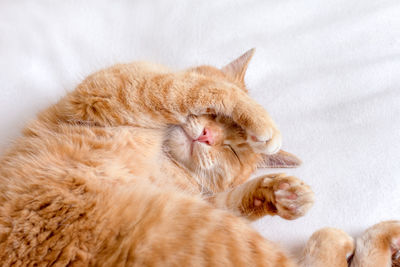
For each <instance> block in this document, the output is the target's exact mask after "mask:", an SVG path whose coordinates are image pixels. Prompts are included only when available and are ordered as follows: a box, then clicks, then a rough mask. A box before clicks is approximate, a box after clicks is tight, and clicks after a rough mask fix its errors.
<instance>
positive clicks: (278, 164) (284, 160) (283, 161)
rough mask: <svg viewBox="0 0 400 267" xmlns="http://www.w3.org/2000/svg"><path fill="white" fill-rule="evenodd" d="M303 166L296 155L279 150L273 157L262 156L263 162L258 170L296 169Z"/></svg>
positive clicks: (259, 164) (258, 166)
mask: <svg viewBox="0 0 400 267" xmlns="http://www.w3.org/2000/svg"><path fill="white" fill-rule="evenodd" d="M300 165H301V160H300V159H299V158H298V157H296V156H295V155H293V154H291V153H289V152H286V151H283V150H279V151H278V153H276V154H272V155H266V154H262V160H261V161H260V162H259V163H258V165H257V168H295V167H298V166H300Z"/></svg>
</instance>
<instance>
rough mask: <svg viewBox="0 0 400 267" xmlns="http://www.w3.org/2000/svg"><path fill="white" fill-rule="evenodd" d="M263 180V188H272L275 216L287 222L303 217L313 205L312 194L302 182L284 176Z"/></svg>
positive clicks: (279, 175)
mask: <svg viewBox="0 0 400 267" xmlns="http://www.w3.org/2000/svg"><path fill="white" fill-rule="evenodd" d="M272 178H273V179H272V180H271V175H269V177H267V178H265V180H264V186H272V189H273V192H274V200H273V204H274V206H275V207H276V210H277V212H276V213H277V214H278V215H279V216H280V217H282V218H284V219H287V220H293V219H296V218H298V217H300V216H303V215H304V214H305V213H306V212H307V211H308V210H309V209H310V208H311V206H312V205H313V203H314V193H313V191H312V190H311V188H310V187H309V186H308V185H306V184H305V183H304V182H303V181H301V180H299V179H298V178H296V177H293V176H286V175H285V174H278V175H275V176H272Z"/></svg>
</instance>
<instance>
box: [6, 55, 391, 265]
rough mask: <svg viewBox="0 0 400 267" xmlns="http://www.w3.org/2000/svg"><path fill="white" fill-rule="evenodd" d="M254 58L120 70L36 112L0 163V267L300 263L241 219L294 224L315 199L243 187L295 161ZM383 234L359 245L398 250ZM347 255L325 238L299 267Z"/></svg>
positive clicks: (340, 244) (274, 179)
mask: <svg viewBox="0 0 400 267" xmlns="http://www.w3.org/2000/svg"><path fill="white" fill-rule="evenodd" d="M252 54H253V50H251V51H249V52H247V53H246V54H244V55H242V56H241V57H240V58H238V59H237V60H235V61H233V62H232V63H231V64H228V65H227V66H225V67H224V68H222V69H221V70H219V69H217V68H214V67H210V66H201V67H197V68H191V69H188V70H184V71H178V72H173V71H171V70H168V69H167V68H165V67H163V66H159V65H155V64H150V63H132V64H119V65H115V66H113V67H111V68H108V69H105V70H101V71H99V72H97V73H94V74H92V75H91V76H89V77H88V78H87V79H85V80H84V81H83V82H82V83H81V84H80V85H79V86H78V87H77V88H76V89H75V90H74V91H72V92H70V93H69V94H67V95H66V96H65V97H64V98H63V99H61V100H60V101H59V102H58V103H57V104H55V105H53V106H51V107H49V108H48V109H46V110H44V111H43V112H41V113H40V114H39V115H38V117H37V118H36V119H35V120H34V121H32V122H31V123H29V124H28V125H27V126H26V128H25V129H24V131H23V134H22V136H21V137H20V138H18V139H17V140H16V141H15V142H14V144H13V145H12V146H11V147H10V148H9V149H8V151H6V153H5V154H4V155H3V156H2V158H1V160H0V262H1V265H2V266H52V265H54V266H233V265H235V266H284V267H286V266H297V263H296V262H295V261H293V260H292V259H290V257H288V256H287V255H286V254H285V253H284V252H283V251H282V250H281V249H280V248H279V247H278V246H277V245H276V244H273V243H272V242H270V241H268V240H265V239H264V238H263V237H261V235H260V234H258V233H257V232H256V231H255V230H253V229H252V228H251V226H250V225H249V223H248V220H247V219H250V220H254V219H257V218H260V217H262V216H265V215H279V216H281V217H283V218H286V219H295V218H297V217H299V216H302V215H304V214H305V213H306V211H307V210H308V209H309V208H310V207H311V205H312V203H313V193H312V191H311V189H310V187H309V186H307V185H306V184H304V183H303V182H302V181H300V180H299V179H297V178H295V177H288V176H286V175H284V174H276V175H267V176H263V177H258V178H256V179H253V180H248V179H249V177H250V175H251V173H253V172H254V171H255V169H256V168H257V166H266V165H267V166H272V167H274V166H277V167H282V166H284V167H285V166H287V167H290V166H293V165H297V164H299V160H298V159H296V158H294V156H292V155H291V154H288V153H285V152H278V151H279V149H280V146H281V135H280V133H279V131H278V129H277V127H276V125H275V124H274V122H273V121H272V119H271V118H270V117H269V115H268V113H267V112H266V111H265V110H264V108H263V107H262V106H261V105H260V104H258V103H257V102H256V101H255V100H253V99H252V98H250V97H249V96H248V94H247V89H246V87H245V85H244V80H243V78H244V73H245V71H246V68H247V65H248V62H249V60H250V58H251V56H252ZM277 152H278V153H277ZM271 154H274V155H273V156H271ZM378 227H386V225H383V226H382V225H381V226H378ZM390 227H391V228H390ZM390 227H389V228H390V229H389V230H390V231H394V232H393V233H394V234H393V233H392V232H389V233H388V230H387V229H386V228H384V229H381V230H380V231H378V232H379V236H378V235H375V234H374V233H375V232H372V234H371V235H369V236H368V237H367V238H365V239H363V242H364V243H368V242H370V241H371V242H378V243H379V244H381V246H375V243H373V244H372V245H369V246H368V248H374V249H378V250H380V251H382V253H381V254H382V257H383V258H384V259H383V261H385V260H386V261H387V260H388V259H387V256H388V255H389V254H388V253H387V251H389V250H390V249H392V250H393V249H397V247H395V246H393V244H397V243H396V242H397V239H393V240H394V241H393V240H392V239H390V240H389V241H390V242H392V243H393V244H392V243H390V242H389V241H388V239H387V238H386V237H387V236H392V235H397V234H398V232H396V231H398V225H397V224H395V223H392V224H391V225H390ZM393 229H395V230H393ZM383 237H385V238H386V239H385V240H381V239H382V238H383ZM324 240H330V241H329V244H326V243H324ZM385 242H386V243H385ZM353 249H354V246H353V241H352V239H351V238H349V237H348V236H347V235H346V234H345V233H343V232H340V231H336V230H332V229H330V230H329V229H328V230H321V232H319V233H318V234H315V235H314V236H313V237H311V240H310V242H309V244H308V246H307V248H306V250H305V256H304V259H303V260H302V261H301V262H300V263H299V264H301V265H302V266H341V265H340V264H342V262H344V261H346V256H347V254H349V253H352V251H353ZM331 253H333V254H331ZM332 255H334V256H332ZM357 255H360V258H358V257H357ZM354 257H355V260H356V261H357V262H358V261H363V260H365V259H366V258H367V257H369V254H368V253H366V252H365V251H361V252H360V251H358V250H357V253H356V255H355V256H354ZM389 260H390V259H389ZM304 264H306V265H304ZM343 265H344V263H343ZM362 266H366V265H362ZM371 266H372V265H371Z"/></svg>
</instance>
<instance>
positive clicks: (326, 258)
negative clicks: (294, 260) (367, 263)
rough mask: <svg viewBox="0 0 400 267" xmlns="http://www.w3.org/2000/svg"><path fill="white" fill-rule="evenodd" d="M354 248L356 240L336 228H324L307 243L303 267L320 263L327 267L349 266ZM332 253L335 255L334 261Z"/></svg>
mask: <svg viewBox="0 0 400 267" xmlns="http://www.w3.org/2000/svg"><path fill="white" fill-rule="evenodd" d="M354 248H355V243H354V239H353V238H352V237H351V236H349V235H348V234H347V233H346V232H344V231H342V230H340V229H336V228H330V227H326V228H322V229H320V230H318V231H316V232H315V233H313V234H312V236H311V237H310V239H309V240H308V241H307V244H306V246H305V248H304V252H303V259H302V264H301V265H302V266H309V265H313V264H314V263H316V262H319V263H321V264H322V265H324V264H325V265H327V266H328V265H329V266H348V261H349V259H350V258H351V256H352V255H353V253H354ZM331 253H334V255H335V257H334V258H333V259H332V255H331ZM332 260H334V261H335V262H332ZM322 265H321V266H322Z"/></svg>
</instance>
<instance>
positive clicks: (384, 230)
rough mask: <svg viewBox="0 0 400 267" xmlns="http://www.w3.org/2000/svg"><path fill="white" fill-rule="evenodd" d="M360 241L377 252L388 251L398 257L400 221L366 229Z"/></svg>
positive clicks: (399, 249)
mask: <svg viewBox="0 0 400 267" xmlns="http://www.w3.org/2000/svg"><path fill="white" fill-rule="evenodd" d="M361 240H362V241H363V242H364V243H366V242H368V243H369V244H370V246H371V247H375V248H376V249H378V250H388V249H390V251H391V253H392V254H393V255H395V254H396V255H397V256H399V255H400V221H385V222H381V223H378V224H376V225H374V226H372V227H370V228H368V229H367V230H366V231H365V232H364V234H363V236H362V238H361Z"/></svg>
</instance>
